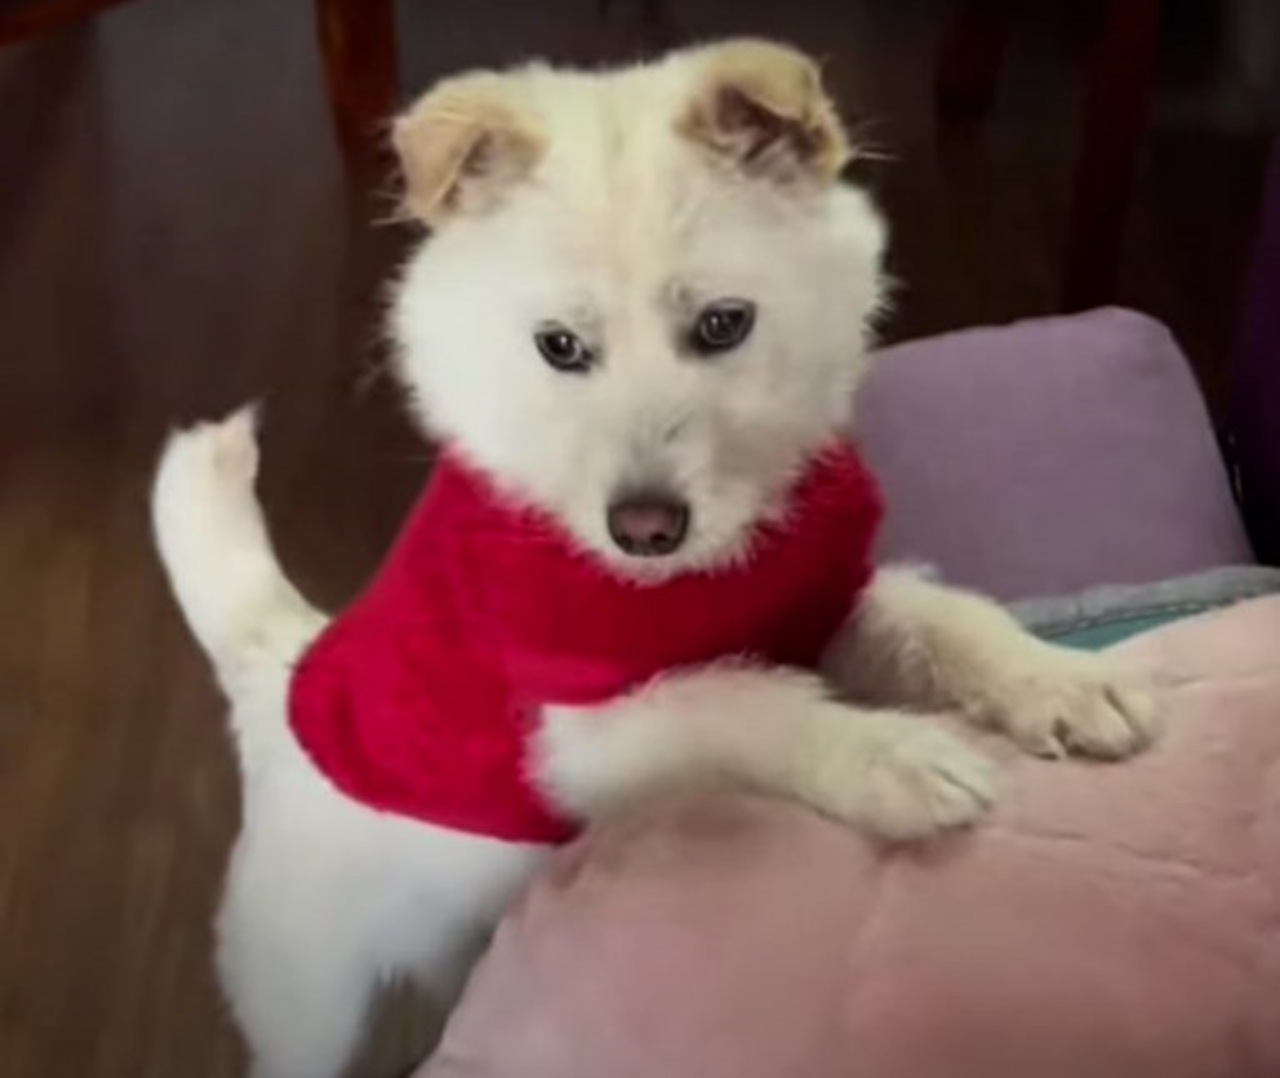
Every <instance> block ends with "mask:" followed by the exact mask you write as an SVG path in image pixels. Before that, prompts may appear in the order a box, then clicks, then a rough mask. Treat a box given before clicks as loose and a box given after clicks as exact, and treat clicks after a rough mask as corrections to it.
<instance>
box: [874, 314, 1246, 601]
mask: <svg viewBox="0 0 1280 1078" xmlns="http://www.w3.org/2000/svg"><path fill="white" fill-rule="evenodd" d="M858 409H859V410H858V434H859V437H860V439H861V440H862V443H863V445H864V447H865V450H866V453H867V456H868V458H869V459H870V461H871V463H872V465H873V466H874V467H875V468H876V470H877V472H878V473H879V475H880V477H881V479H882V481H883V482H884V485H885V489H886V492H887V495H888V502H889V514H888V521H887V527H886V530H885V535H884V540H883V544H882V556H883V558H884V559H913V560H922V561H927V562H929V563H931V564H933V565H936V566H937V567H938V568H939V569H940V570H941V571H942V573H943V575H944V577H946V579H948V580H950V581H952V582H955V583H958V584H965V585H969V586H972V587H976V588H980V589H982V590H985V591H988V592H990V593H992V594H994V595H997V596H1001V597H1004V598H1021V597H1026V596H1031V595H1048V594H1064V593H1067V592H1072V591H1075V590H1078V589H1081V588H1085V587H1089V586H1091V585H1097V584H1121V583H1123V584H1137V583H1145V582H1148V581H1153V580H1160V579H1164V578H1167V577H1173V576H1179V575H1183V574H1187V573H1191V572H1195V571H1197V570H1201V569H1207V568H1212V567H1214V566H1218V565H1238V564H1247V563H1251V562H1252V561H1253V557H1252V554H1251V552H1250V549H1249V543H1248V540H1247V539H1246V537H1245V533H1244V528H1243V526H1242V524H1241V522H1240V517H1239V515H1238V514H1237V512H1236V508H1235V505H1234V503H1233V501H1232V498H1231V492H1230V488H1229V485H1228V481H1227V476H1226V471H1225V468H1224V466H1223V463H1222V460H1221V457H1220V456H1219V453H1218V448H1217V443H1216V440H1215V438H1214V435H1213V431H1212V428H1211V426H1210V423H1209V418H1208V414H1207V412H1206V410H1205V406H1204V402H1203V400H1202V398H1201V396H1200V394H1199V391H1198V390H1197V388H1196V384H1195V380H1194V378H1193V377H1192V375H1191V371H1190V369H1189V367H1188V365H1187V362H1186V359H1185V358H1184V357H1183V355H1182V353H1181V351H1180V350H1179V349H1178V346H1177V344H1176V343H1175V342H1174V340H1173V338H1172V336H1171V335H1170V334H1169V331H1168V330H1167V329H1165V327H1164V326H1162V325H1161V324H1160V323H1158V322H1155V321H1153V320H1152V319H1150V318H1148V317H1146V316H1145V315H1141V314H1137V313H1135V312H1132V311H1125V310H1118V309H1105V310H1099V311H1093V312H1090V313H1088V314H1083V315H1076V316H1072V317H1065V318H1046V319H1039V320H1035V321H1028V322H1019V323H1017V324H1015V325H1012V326H1005V327H1000V328H994V329H974V330H967V331H965V332H961V333H952V334H948V335H947V336H943V337H935V338H930V339H928V340H923V341H915V342H911V343H909V344H903V345H898V346H896V347H893V348H889V349H886V350H885V351H883V352H882V353H881V354H880V358H879V360H878V365H877V367H876V369H875V371H874V372H873V373H872V375H871V376H870V378H869V379H868V382H867V385H866V387H865V388H864V390H863V395H862V397H861V399H860V401H859V405H858Z"/></svg>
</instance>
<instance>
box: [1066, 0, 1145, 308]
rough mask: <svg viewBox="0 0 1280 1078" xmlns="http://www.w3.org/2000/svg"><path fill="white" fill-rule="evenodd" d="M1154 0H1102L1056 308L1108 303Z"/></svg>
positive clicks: (1140, 121) (1141, 116)
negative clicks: (1102, 12)
mask: <svg viewBox="0 0 1280 1078" xmlns="http://www.w3.org/2000/svg"><path fill="white" fill-rule="evenodd" d="M1161 8H1162V2H1161V0H1110V3H1108V4H1107V9H1106V14H1105V16H1104V18H1103V25H1102V30H1101V33H1100V35H1099V37H1098V42H1097V44H1096V46H1095V50H1094V58H1093V64H1092V67H1091V69H1090V72H1089V83H1088V87H1087V89H1086V91H1085V99H1084V109H1083V114H1082V120H1081V126H1080V144H1079V149H1078V161H1077V165H1076V173H1075V179H1074V182H1073V185H1072V190H1071V205H1070V208H1069V209H1068V212H1067V236H1066V245H1065V247H1066V270H1065V274H1064V278H1063V294H1062V300H1063V307H1064V309H1065V310H1068V311H1078V310H1084V309H1086V308H1089V307H1096V306H1099V305H1100V304H1104V303H1108V302H1110V301H1111V300H1112V298H1113V294H1114V289H1115V281H1116V267H1117V264H1118V261H1119V257H1120V244H1121V239H1122V237H1123V235H1124V223H1125V215H1126V210H1127V208H1128V202H1129V191H1130V187H1131V186H1132V181H1133V167H1134V162H1135V160H1136V158H1137V154H1138V149H1139V147H1140V146H1141V145H1142V136H1143V133H1144V131H1145V129H1146V120H1147V104H1148V100H1149V98H1150V96H1151V83H1152V80H1153V78H1154V76H1155V64H1156V54H1157V52H1158V46H1159V39H1160V14H1161Z"/></svg>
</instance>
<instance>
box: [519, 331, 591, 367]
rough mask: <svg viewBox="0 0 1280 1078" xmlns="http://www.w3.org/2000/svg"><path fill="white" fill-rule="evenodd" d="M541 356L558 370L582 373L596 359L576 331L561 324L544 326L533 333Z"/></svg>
mask: <svg viewBox="0 0 1280 1078" xmlns="http://www.w3.org/2000/svg"><path fill="white" fill-rule="evenodd" d="M533 341H534V343H535V344H536V345H537V346H538V351H539V352H541V353H542V358H543V359H545V360H546V361H547V363H548V364H549V365H550V366H552V367H554V368H555V369H556V370H558V371H564V372H566V373H568V374H582V373H583V372H585V371H587V370H589V369H590V368H591V367H592V366H593V365H594V364H595V361H596V357H595V354H594V353H593V352H592V351H591V349H590V348H588V347H587V346H586V345H585V344H583V342H582V338H581V337H579V336H578V335H577V334H576V333H571V332H570V331H569V330H567V329H565V328H564V327H563V326H546V327H544V328H543V329H540V330H538V332H537V333H535V334H534V335H533Z"/></svg>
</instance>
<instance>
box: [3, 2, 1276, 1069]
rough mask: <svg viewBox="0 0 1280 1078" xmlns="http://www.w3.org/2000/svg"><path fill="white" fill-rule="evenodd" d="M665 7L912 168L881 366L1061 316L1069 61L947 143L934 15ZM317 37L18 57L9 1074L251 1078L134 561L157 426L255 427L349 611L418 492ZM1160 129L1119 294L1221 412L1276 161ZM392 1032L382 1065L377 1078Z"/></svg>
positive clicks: (307, 32) (195, 786) (1247, 125)
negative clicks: (929, 344)
mask: <svg viewBox="0 0 1280 1078" xmlns="http://www.w3.org/2000/svg"><path fill="white" fill-rule="evenodd" d="M613 8H614V12H613V14H612V15H611V16H610V21H609V22H607V23H605V24H603V25H602V24H600V23H599V22H598V21H597V20H596V11H597V4H596V2H595V0H545V2H539V3H537V4H532V3H525V2H523V0H508V2H505V3H504V2H497V0H475V2H473V3H470V4H465V5H451V4H445V3H441V2H436V0H407V2H406V3H405V4H403V5H402V10H401V13H400V18H401V37H402V54H403V74H404V83H405V85H406V86H408V87H411V88H416V87H420V86H422V85H423V84H424V83H425V82H426V81H428V80H429V79H431V78H433V77H435V76H436V75H438V74H442V73H444V72H446V71H449V70H452V69H455V68H457V67H460V66H465V65H468V64H475V63H488V62H504V61H509V60H513V59H516V58H519V57H521V56H524V55H532V54H550V55H553V56H556V57H559V58H563V59H573V60H581V61H592V62H594V61H599V60H604V59H619V58H623V57H626V56H630V55H635V54H637V53H638V52H640V51H643V48H644V47H645V42H646V40H647V38H646V37H645V33H646V31H645V30H644V29H643V27H642V26H641V25H640V22H639V21H637V16H636V14H635V10H634V7H629V5H627V4H626V3H622V2H619V3H616V4H614V5H613ZM670 8H671V24H670V26H669V27H667V28H666V30H664V33H669V34H671V35H673V36H674V37H676V38H678V39H696V38H705V37H710V36H714V35H717V34H722V33H727V32H731V31H741V30H749V31H754V32H767V33H772V34H776V35H780V36H784V37H788V38H791V39H793V40H796V41H797V42H799V43H800V44H802V45H805V46H808V47H810V48H811V49H813V50H815V51H816V52H818V53H820V54H821V55H823V56H825V57H826V58H827V59H828V61H829V71H830V74H831V79H832V83H833V86H834V87H835V88H836V90H837V91H838V93H839V95H840V97H841V98H842V99H843V101H844V102H845V104H846V106H847V109H848V111H849V112H850V114H851V115H852V116H853V117H854V118H855V120H856V122H857V129H858V131H859V132H860V133H861V134H862V135H863V137H864V138H865V139H867V140H868V141H870V142H873V143H874V144H875V145H876V146H877V147H878V148H880V149H881V150H883V151H885V152H886V153H888V154H890V155H891V157H892V159H891V160H889V161H887V162H883V163H870V164H868V166H867V167H866V174H867V175H868V176H869V177H870V179H871V180H872V182H873V183H874V184H875V185H876V187H877V189H878V190H879V192H880V197H881V198H882V200H883V202H884V204H885V206H886V207H887V208H888V210H889V213H890V215H891V217H892V219H893V222H894V224H895V228H896V241H895V247H894V256H893V267H894V271H895V273H896V274H897V275H898V276H899V277H900V278H901V280H902V282H903V286H902V289H901V292H900V296H899V306H898V312H897V314H896V315H895V317H894V319H893V321H892V322H891V323H890V325H889V326H888V327H887V330H886V333H887V335H888V336H889V337H890V338H898V337H903V336H912V335H918V334H921V333H927V332H935V331H940V330H944V329H949V328H954V327H958V326H963V325H970V324H973V323H977V322H983V321H1000V320H1006V319H1011V318H1016V317H1022V316H1028V315H1034V314H1040V313H1045V312H1047V311H1048V310H1050V309H1051V308H1052V306H1053V304H1054V302H1055V295H1056V289H1057V284H1058V279H1059V274H1060V247H1061V243H1060V234H1059V233H1060V229H1061V227H1062V220H1063V212H1064V206H1063V200H1064V197H1065V185H1066V181H1067V177H1068V176H1069V164H1070V160H1071V152H1072V131H1073V129H1074V128H1073V123H1074V107H1075V106H1074V103H1073V102H1074V97H1073V95H1074V93H1075V92H1076V90H1077V89H1078V87H1079V84H1080V61H1081V57H1082V47H1081V44H1080V41H1079V39H1078V35H1077V36H1073V35H1072V33H1070V32H1069V31H1070V27H1064V26H1062V25H1060V24H1058V23H1057V22H1056V21H1055V20H1054V19H1053V18H1048V17H1045V18H1042V19H1039V20H1037V21H1034V22H1033V23H1032V24H1031V25H1028V26H1026V27H1024V28H1023V29H1022V30H1020V32H1019V33H1020V36H1019V37H1018V38H1017V39H1016V40H1015V41H1014V42H1013V44H1012V47H1011V55H1010V64H1009V71H1008V72H1007V78H1006V80H1005V85H1004V87H1003V89H1002V95H1001V98H1000V102H1001V103H1000V104H999V105H998V106H997V109H996V112H995V114H994V115H993V117H992V119H991V122H990V123H989V124H988V125H987V126H986V128H985V129H984V130H983V131H982V132H980V133H978V132H973V131H969V132H965V131H959V130H953V131H946V132H943V133H941V134H939V132H937V131H936V130H935V125H934V122H933V117H932V113H931V107H932V106H931V100H932V98H931V92H932V77H931V64H932V59H933V53H934V47H935V40H936V36H937V33H938V29H939V27H940V26H941V24H942V18H941V12H940V10H939V5H938V4H936V3H930V2H926V0H913V2H905V3H904V2H899V0H859V2H854V0H849V2H846V3H841V4H828V3H823V2H821V0H812V2H804V0H795V2H793V3H789V4H785V5H783V4H775V3H768V2H765V0H736V2H734V3H732V4H730V3H728V2H717V0H672V4H671V5H670ZM315 40H316V39H315V31H314V27H313V25H312V22H311V4H310V3H309V2H308V0H270V2H269V3H268V2H264V0H136V2H135V3H132V4H127V5H124V6H122V7H120V8H117V9H115V10H113V11H112V12H111V13H110V14H108V15H106V16H104V17H102V18H101V19H99V20H96V21H94V22H92V23H88V24H85V25H83V26H80V27H76V28H73V29H70V30H67V31H65V32H59V33H57V34H55V35H51V36H48V37H46V38H43V39H40V40H37V41H33V42H30V43H28V44H25V45H21V46H17V47H13V48H8V49H5V50H2V51H0V585H2V586H3V592H2V594H3V596H4V600H3V602H2V603H0V1076H3V1078H71V1076H75V1078H98V1076H101V1078H121V1076H125V1075H128V1076H130V1078H168V1076H177V1075H194V1074H199V1075H204V1076H209V1078H219V1076H229V1075H235V1074H239V1073H240V1069H241V1067H242V1060H241V1057H240V1052H239V1048H238V1046H237V1045H236V1042H235V1037H234V1035H233V1033H232V1031H231V1029H230V1027H229V1025H228V1022H227V1020H226V1019H225V1018H224V1016H223V1014H222V1011H221V1009H220V1006H219V1004H218V1000H217V994H216V991H215V988H214V984H213V980H212V974H211V971H210V964H209V946H210V930H209V921H210V914H211V911H212V909H213V905H214V902H215V898H216V892H217V885H218V879H219V876H220V873H221V869H222V863H223V859H224V857H225V853H226V850H227V847H228V843H229V841H230V838H231V835H232V833H233V831H234V828H235V822H236V815H237V806H236V790H235V781H234V776H233V772H232V766H231V760H230V757H229V754H228V752H227V747H226V743H225V738H224V732H223V724H222V720H221V715H220V710H221V709H220V704H219V701H218V699H217V697H216V695H215V693H214V691H213V687H212V685H211V682H210V679H209V677H208V674H207V672H206V671H205V669H204V667H203V664H202V662H201V660H200V659H199V657H198V655H197V653H196V651H195V649H194V647H193V645H192V644H191V643H190V641H189V640H188V638H187V637H186V635H185V633H184V631H183V629H182V627H181V625H180V623H179V620H178V616H177V614H176V612H175V610H174V608H173V606H172V604H171V602H170V600H169V598H168V596H167V594H166V592H165V589H164V587H163V584H162V580H161V578H160V574H159V571H158V568H157V566H156V564H155V560H154V557H153V555H152V551H151V546H150V542H149V536H148V525H147V519H146V502H145V499H146V488H147V481H148V472H149V469H150V467H151V464H152V461H153V459H154V456H155V453H156V451H157V448H158V446H159V443H160V440H161V438H162V436H163V433H164V431H165V430H166V428H167V427H168V426H169V425H171V424H173V423H175V422H179V421H183V420H189V419H192V418H194V417H197V416H208V415H211V414H217V413H219V412H222V411H224V410H226V409H229V408H231V407H233V406H234V405H236V404H238V403H240V402H242V401H244V400H246V399H249V398H265V399H266V400H267V402H268V406H267V410H266V429H265V439H266V453H265V461H266V465H265V476H264V491H265V498H266V501H267V505H268V509H269V513H270V516H271V519H272V523H273V526H274V528H275V530H276V532H277V534H278V536H279V538H280V542H281V546H282V548H283V553H284V556H285V558H286V560H287V562H288V563H289V565H290V567H291V569H292V571H293V572H294V573H295V574H296V575H297V577H298V579H299V580H300V581H301V582H302V583H303V584H304V585H305V586H306V588H307V590H308V591H309V592H310V593H311V594H312V595H314V596H315V597H316V598H318V599H320V600H322V601H323V602H325V603H328V604H336V603H338V602H340V601H341V600H342V599H343V598H344V597H345V596H347V595H348V594H350V592H351V590H352V589H353V588H355V587H356V586H357V585H358V583H359V581H360V580H361V578H362V577H363V575H364V574H365V573H366V572H367V571H368V569H369V568H370V566H371V565H372V564H373V563H374V562H375V561H376V559H377V557H378V555H379V554H380V552H381V551H382V549H383V548H384V546H385V544H386V542H387V540H388V538H389V536H390V535H391V534H392V532H393V531H394V529H395V526H396V524H397V522H398V519H399V516H400V513H401V512H402V510H403V508H404V506H405V503H406V502H407V500H408V499H409V498H410V497H411V496H412V493H413V491H414V490H415V488H416V487H417V485H418V483H419V482H420V481H421V479H422V476H423V475H424V473H425V470H426V468H427V462H428V452H427V450H426V448H425V447H424V446H423V445H421V444H420V443H419V441H418V440H417V439H416V438H415V437H414V435H413V434H412V433H411V432H410V431H409V429H408V427H407V424H406V423H405V421H404V419H403V417H402V415H401V413H400V410H399V407H398V405H397V403H396V400H395V397H394V394H393V392H392V391H391V388H390V385H389V382H388V380H387V378H386V376H385V371H384V368H383V362H384V360H383V356H382V351H381V348H380V346H379V338H378V328H377V321H378V313H379V310H380V291H379V289H380V283H381V281H382V280H384V279H385V276H386V274H387V273H388V271H389V270H390V269H391V268H392V267H393V266H394V265H395V263H396V261H397V259H398V258H399V257H401V255H402V253H403V250H404V245H405V242H406V237H405V236H404V235H403V234H402V233H400V232H398V231H396V230H395V229H392V228H389V227H384V226H380V225H375V224H373V223H371V222H373V221H374V220H375V219H376V218H378V217H379V216H381V215H383V214H384V213H385V210H386V208H387V201H386V196H385V192H383V193H379V192H377V191H373V192H370V191H365V190H353V189H351V188H350V187H349V186H348V184H347V181H346V179H345V173H344V170H343V167H342V162H341V159H340V157H339V155H338V153H337V150H336V146H335V142H334V139H333V134H332V128H331V124H330V118H329V116H328V113H327V111H326V105H325V101H324V98H323V94H322V79H321V74H320V70H319V66H318V57H317V51H316V47H315ZM1180 77H1181V78H1182V83H1180V84H1179V85H1184V84H1192V85H1193V88H1194V83H1195V81H1196V80H1197V79H1203V77H1204V73H1203V71H1198V72H1196V73H1195V74H1194V77H1192V76H1187V75H1186V74H1185V73H1184V74H1183V75H1182V76H1180ZM1184 88H1185V86H1184ZM1185 96H1186V95H1185V94H1184V97H1185ZM1157 115H1158V124H1157V128H1156V130H1155V132H1154V134H1153V136H1152V138H1151V140H1150V145H1149V147H1148V151H1147V153H1146V154H1145V155H1144V157H1143V165H1142V170H1141V174H1140V176H1139V180H1138V190H1137V197H1136V200H1135V210H1134V213H1133V217H1132V220H1131V224H1130V228H1129V230H1128V233H1127V236H1126V245H1125V254H1124V260H1123V264H1122V267H1121V298H1122V299H1125V300H1127V301H1129V302H1132V303H1136V304H1138V305H1141V306H1144V307H1146V308H1147V309H1150V310H1152V311H1153V312H1155V313H1157V314H1159V315H1161V316H1163V317H1165V318H1167V319H1168V320H1169V321H1170V322H1171V323H1172V324H1173V325H1174V327H1175V329H1176V330H1177V331H1178V332H1179V334H1180V335H1181V336H1182V338H1183V339H1184V341H1185V343H1186V345H1187V347H1188V349H1189V351H1190V352H1191V354H1192V356H1193V359H1194V360H1195V362H1196V366H1197V369H1198V370H1199V372H1200V373H1201V376H1202V379H1203V380H1204V382H1205V384H1206V386H1207V387H1208V388H1209V389H1210V390H1211V391H1213V392H1215V393H1216V392H1218V391H1220V388H1221V385H1222V383H1223V380H1224V378H1225V373H1224V372H1225V371H1226V369H1227V366H1226V361H1227V358H1228V357H1229V356H1230V354H1231V353H1232V351H1233V350H1234V333H1235V317H1236V304H1237V300H1236V291H1237V288H1238V283H1239V278H1240V274H1241V270H1242V267H1243V265H1244V261H1245V258H1246V256H1247V252H1248V247H1249V241H1250V238H1251V234H1252V205H1253V199H1254V197H1255V192H1256V189H1257V186H1258V183H1259V177H1260V173H1261V161H1262V156H1263V147H1264V146H1265V142H1266V139H1265V133H1264V132H1263V131H1262V130H1261V129H1260V127H1259V125H1258V124H1257V123H1256V119H1254V118H1250V114H1249V112H1248V110H1247V109H1245V110H1244V116H1245V119H1244V120H1242V121H1240V122H1235V120H1234V119H1232V120H1224V121H1222V122H1218V121H1214V122H1206V121H1197V122H1196V123H1194V124H1188V123H1183V122H1181V121H1176V120H1170V119H1168V116H1167V115H1166V114H1161V113H1159V112H1158V114H1157ZM1161 116H1163V117H1164V118H1163V119H1161V118H1160V117H1161ZM408 1039H411V1038H408V1036H407V1035H398V1036H388V1037H387V1038H386V1039H385V1040H384V1045H385V1050H384V1052H383V1054H382V1056H381V1058H380V1059H379V1060H377V1061H375V1062H373V1063H371V1064H370V1066H369V1068H368V1070H369V1073H375V1074H386V1073H389V1072H390V1068H391V1067H392V1065H393V1062H394V1061H397V1060H403V1058H404V1052H405V1048H404V1045H405V1044H406V1043H408Z"/></svg>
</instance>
